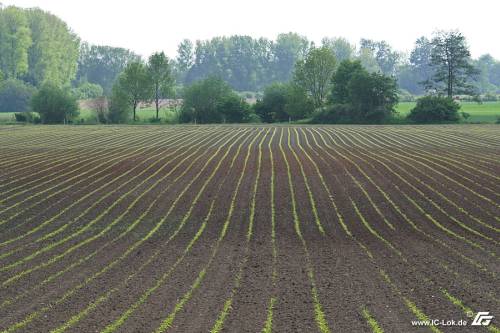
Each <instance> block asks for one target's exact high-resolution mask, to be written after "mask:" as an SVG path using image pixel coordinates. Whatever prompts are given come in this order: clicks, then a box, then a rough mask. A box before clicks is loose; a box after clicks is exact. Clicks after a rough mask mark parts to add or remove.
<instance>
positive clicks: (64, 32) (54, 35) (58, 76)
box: [24, 8, 80, 87]
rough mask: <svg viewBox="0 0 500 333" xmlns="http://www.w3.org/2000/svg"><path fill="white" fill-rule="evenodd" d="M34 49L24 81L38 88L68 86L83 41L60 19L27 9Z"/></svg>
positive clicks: (29, 58)
mask: <svg viewBox="0 0 500 333" xmlns="http://www.w3.org/2000/svg"><path fill="white" fill-rule="evenodd" d="M26 15H27V17H28V21H29V26H30V31H31V38H32V40H33V44H32V46H31V47H30V48H29V51H28V62H29V68H28V73H27V74H26V75H25V77H24V80H25V81H27V82H29V83H31V84H32V85H34V86H36V87H39V86H41V85H42V84H44V83H52V84H55V85H57V86H69V85H70V83H71V82H72V81H73V80H74V79H75V76H76V72H77V66H78V63H77V61H78V53H79V47H80V39H79V38H78V36H77V35H76V34H75V33H73V32H72V31H71V29H70V28H69V27H68V25H67V24H66V23H65V22H64V21H62V20H61V19H59V18H58V17H57V16H55V15H52V14H50V13H47V12H44V11H42V10H40V9H36V8H35V9H27V10H26Z"/></svg>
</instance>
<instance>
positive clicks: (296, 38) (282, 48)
mask: <svg viewBox="0 0 500 333" xmlns="http://www.w3.org/2000/svg"><path fill="white" fill-rule="evenodd" d="M310 47H311V43H310V42H309V41H308V40H307V38H306V37H304V36H301V35H299V34H296V33H293V32H290V33H286V34H280V35H278V38H277V39H276V42H275V43H272V44H271V49H270V51H271V52H270V56H271V57H272V58H274V61H273V62H272V66H271V68H270V73H269V74H268V75H269V76H271V77H272V78H273V79H274V80H273V81H278V82H288V81H290V80H291V79H292V78H293V70H294V68H295V64H296V63H297V61H300V60H303V59H304V58H305V57H306V56H307V53H308V52H309V49H310Z"/></svg>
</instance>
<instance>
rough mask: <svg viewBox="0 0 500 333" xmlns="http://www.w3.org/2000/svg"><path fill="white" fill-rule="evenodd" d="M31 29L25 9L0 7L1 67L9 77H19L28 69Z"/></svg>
mask: <svg viewBox="0 0 500 333" xmlns="http://www.w3.org/2000/svg"><path fill="white" fill-rule="evenodd" d="M31 44H32V39H31V31H30V28H29V25H28V19H27V17H26V13H25V11H24V10H22V9H20V8H17V7H13V6H11V7H7V8H5V9H1V8H0V69H1V70H2V72H3V73H4V74H5V76H6V77H7V78H12V79H17V78H20V77H21V76H22V75H23V74H26V73H27V71H28V49H29V47H30V46H31Z"/></svg>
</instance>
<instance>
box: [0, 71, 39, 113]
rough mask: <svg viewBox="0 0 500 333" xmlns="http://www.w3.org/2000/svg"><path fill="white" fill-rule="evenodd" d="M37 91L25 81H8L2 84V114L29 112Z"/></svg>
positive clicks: (0, 86)
mask: <svg viewBox="0 0 500 333" xmlns="http://www.w3.org/2000/svg"><path fill="white" fill-rule="evenodd" d="M35 92H36V89H35V88H33V87H31V86H29V85H27V84H25V83H24V82H23V81H20V80H15V79H8V80H5V81H2V82H0V112H27V111H29V110H30V109H31V98H32V97H33V94H34V93H35Z"/></svg>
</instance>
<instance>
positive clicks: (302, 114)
mask: <svg viewBox="0 0 500 333" xmlns="http://www.w3.org/2000/svg"><path fill="white" fill-rule="evenodd" d="M313 111H314V103H313V101H312V100H311V98H309V96H308V95H307V93H306V91H305V90H304V89H302V88H301V87H299V86H297V85H295V84H293V83H292V84H288V89H287V94H286V104H285V113H286V114H287V115H288V116H289V117H290V119H291V120H300V119H304V118H307V117H309V116H310V115H311V114H312V113H313Z"/></svg>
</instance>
